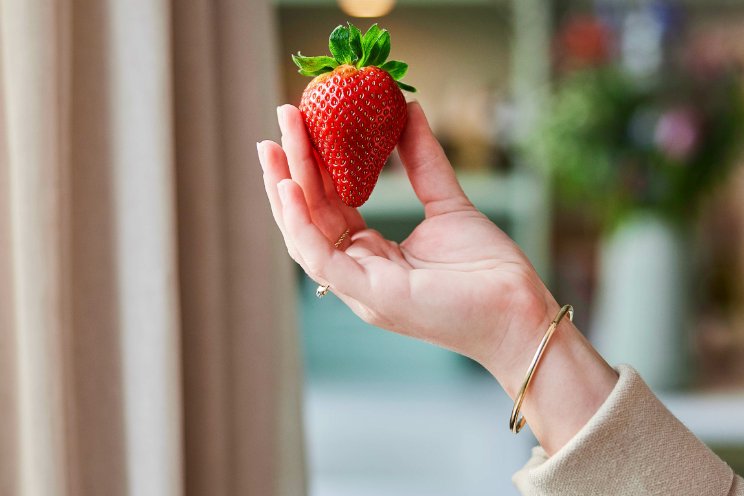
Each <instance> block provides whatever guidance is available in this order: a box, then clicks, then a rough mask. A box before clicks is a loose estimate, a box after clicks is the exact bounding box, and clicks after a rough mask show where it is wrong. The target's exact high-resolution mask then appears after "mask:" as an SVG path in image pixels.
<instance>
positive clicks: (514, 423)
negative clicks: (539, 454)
mask: <svg viewBox="0 0 744 496" xmlns="http://www.w3.org/2000/svg"><path fill="white" fill-rule="evenodd" d="M573 313H574V310H573V307H572V306H571V305H564V306H563V308H561V310H560V311H559V312H558V314H557V315H556V316H555V318H554V319H553V321H552V322H551V323H550V326H549V327H548V330H547V331H545V335H544V336H543V338H542V341H540V346H538V347H537V351H536V352H535V356H534V357H532V363H531V364H530V368H529V369H527V375H525V377H524V383H523V384H522V388H521V389H520V390H519V394H518V395H517V398H516V399H515V400H514V408H512V412H511V417H509V430H510V431H512V432H513V433H514V434H516V433H518V432H519V431H520V430H522V427H524V424H525V423H526V422H527V421H526V420H525V418H524V417H521V418H520V419H519V420H517V418H518V417H519V410H520V409H521V408H522V402H523V401H524V395H525V393H527V388H528V387H529V385H530V381H531V380H532V376H533V375H534V374H535V370H536V369H537V364H538V363H540V359H541V358H542V355H543V352H544V351H545V348H546V347H547V346H548V341H550V338H551V337H552V336H553V333H554V332H555V330H556V329H557V328H558V324H560V323H561V320H563V317H564V316H565V315H566V314H568V319H569V320H571V321H573Z"/></svg>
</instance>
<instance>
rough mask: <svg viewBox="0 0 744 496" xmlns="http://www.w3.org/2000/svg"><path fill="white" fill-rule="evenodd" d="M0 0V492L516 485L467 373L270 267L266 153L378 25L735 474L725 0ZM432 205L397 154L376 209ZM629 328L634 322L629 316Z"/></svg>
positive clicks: (502, 217)
mask: <svg viewBox="0 0 744 496" xmlns="http://www.w3.org/2000/svg"><path fill="white" fill-rule="evenodd" d="M53 3H54V2H50V4H49V5H47V4H46V3H45V2H36V1H32V2H27V1H24V0H0V117H2V119H0V331H1V332H0V494H2V495H5V494H8V495H22V496H26V495H36V494H44V495H46V494H49V495H51V494H60V495H89V494H90V495H98V494H110V495H119V494H121V495H124V494H137V495H139V494H158V495H166V494H168V495H176V494H189V495H201V494H205V495H206V494H209V495H222V494H224V495H228V494H260V495H273V494H276V495H279V494H281V495H290V494H291V495H300V494H309V495H311V496H340V495H344V496H372V495H379V494H387V495H389V496H397V495H401V496H403V495H405V496H414V495H426V496H444V495H452V494H459V495H472V496H480V495H483V496H485V495H487V494H500V495H509V494H517V491H516V489H515V488H514V487H513V485H512V484H511V481H510V477H511V474H513V473H514V472H515V471H516V470H517V469H519V468H520V467H521V466H522V465H523V464H524V463H525V461H526V460H527V459H528V458H529V452H530V449H531V447H532V446H533V445H534V444H535V442H536V441H535V439H534V437H532V436H531V434H523V435H520V436H514V435H512V434H511V433H510V432H509V430H508V428H507V425H506V420H505V418H506V412H508V411H510V409H511V400H510V399H509V398H508V397H507V395H506V394H505V393H504V392H503V391H502V390H501V388H500V387H499V385H498V384H497V383H496V382H495V381H494V380H493V379H492V378H491V377H490V376H489V375H488V374H487V373H486V372H485V371H484V370H483V369H481V368H480V366H478V365H477V364H475V363H474V362H472V361H470V360H468V359H466V358H463V357H461V356H458V355H455V354H453V353H450V352H448V351H445V350H443V349H439V348H435V347H433V346H431V345H427V344H425V343H421V342H417V341H414V340H413V339H410V338H407V337H403V336H399V335H395V334H391V333H388V332H386V331H383V330H380V329H377V328H374V327H372V326H369V325H367V324H364V323H363V322H361V321H360V320H359V319H358V318H357V317H355V316H354V315H353V313H352V312H351V311H350V310H348V309H347V308H346V307H345V306H344V305H343V304H342V303H341V301H340V300H338V299H337V298H336V297H335V296H333V295H331V294H329V295H328V296H327V297H326V298H324V299H323V300H318V299H317V298H316V297H315V287H316V285H315V283H314V282H313V281H311V280H310V279H309V278H307V277H306V276H305V275H304V274H303V273H302V272H301V270H300V268H299V267H295V266H294V265H293V264H292V263H291V261H290V259H289V257H287V256H286V250H285V249H284V247H283V245H282V243H281V241H280V235H279V233H278V231H277V229H276V228H275V226H274V224H273V221H272V220H271V214H270V212H269V208H268V204H267V203H266V201H265V197H264V194H263V184H262V181H261V173H260V167H259V165H258V161H257V158H256V156H255V149H254V148H253V146H254V145H253V143H254V142H256V141H258V140H261V139H265V138H270V139H277V138H278V129H277V127H276V116H275V113H274V108H275V106H276V105H279V104H281V103H285V102H288V103H292V104H295V105H296V104H298V102H299V99H300V96H301V94H302V90H303V88H304V87H305V85H306V84H307V82H308V79H307V78H305V77H303V76H300V75H299V74H297V71H296V67H295V65H294V64H293V63H292V60H291V59H290V54H292V53H297V52H298V51H302V52H303V53H304V54H325V53H326V52H327V34H328V33H329V32H331V30H332V29H333V28H334V27H335V26H336V25H338V24H342V23H346V22H347V21H352V22H354V23H355V24H356V25H357V26H359V27H360V28H361V29H362V31H364V30H365V29H366V28H368V27H369V26H370V25H371V24H373V23H375V22H377V23H379V24H380V25H381V26H383V27H385V28H386V29H388V30H389V31H390V33H391V36H392V39H393V49H392V54H391V55H392V57H393V58H396V59H400V60H405V61H407V62H408V63H409V65H410V70H409V72H408V75H407V81H409V82H410V83H411V84H412V85H414V86H416V87H417V88H418V93H416V94H415V95H414V97H415V98H416V99H417V100H418V101H419V102H420V103H421V104H422V106H423V108H424V109H425V111H426V113H427V115H428V117H429V119H430V123H431V125H432V128H433V130H434V131H435V133H436V135H437V137H438V138H439V139H440V141H441V143H442V145H443V147H444V149H445V151H446V152H447V155H448V157H449V158H450V159H451V161H452V164H453V167H454V168H455V169H456V171H457V174H458V177H459V178H460V181H461V183H462V185H463V187H464V189H465V191H466V193H467V194H468V195H469V197H470V198H471V200H472V201H473V202H474V204H475V205H476V206H477V207H478V208H479V209H481V210H482V211H483V212H484V213H486V214H487V215H488V216H489V217H490V218H491V219H492V220H493V221H494V222H496V223H497V224H498V225H499V226H500V227H501V228H502V229H503V230H505V231H506V232H507V233H508V234H509V235H510V236H511V237H512V238H513V239H514V240H515V241H516V242H517V243H518V244H519V245H520V246H521V248H522V249H523V250H524V251H525V253H526V254H527V255H528V256H529V258H530V260H531V261H532V262H533V264H534V265H535V267H536V269H537V270H538V271H539V273H540V274H541V276H542V277H543V279H544V280H545V281H546V282H547V284H548V287H549V288H550V289H551V290H552V291H553V293H554V294H555V295H556V297H557V299H558V301H560V302H570V303H572V304H573V306H574V307H575V308H576V312H577V313H576V322H577V323H578V326H579V328H580V329H582V331H583V332H584V333H585V334H586V335H587V337H588V338H589V339H590V340H591V341H592V342H593V343H595V344H596V346H597V347H598V348H599V349H600V351H601V352H602V353H603V354H604V355H605V356H606V357H607V359H608V361H610V362H611V363H613V364H616V363H630V364H631V365H633V366H635V367H636V368H637V369H638V370H639V371H640V372H641V374H642V375H643V376H644V378H646V380H647V381H648V382H649V384H650V385H651V386H652V388H653V389H654V391H655V392H657V393H658V394H659V395H660V397H661V399H662V400H663V401H664V403H665V404H666V405H667V406H668V407H669V409H670V410H671V411H672V412H673V413H674V414H675V415H677V416H678V417H679V418H680V419H681V420H682V421H683V422H684V423H685V424H686V425H687V426H688V427H689V428H690V429H691V430H692V431H693V432H694V433H695V434H696V435H698V436H699V437H700V438H701V439H702V440H703V441H704V442H706V444H708V445H709V446H710V447H711V448H712V449H713V450H714V451H715V452H716V453H718V454H719V455H720V456H721V457H722V458H723V459H724V460H726V461H727V462H728V463H729V464H730V465H731V466H732V467H733V468H734V470H735V471H736V472H737V473H739V474H744V422H743V421H742V419H744V282H742V281H744V167H742V165H743V164H744V149H743V147H742V146H741V143H742V142H744V140H743V139H742V138H743V137H744V103H743V102H744V97H743V95H744V79H742V78H743V77H744V74H743V73H742V70H744V2H742V1H741V0H679V1H671V0H667V1H661V0H659V1H641V0H594V1H591V0H582V1H550V0H338V1H336V0H242V1H241V2H228V1H227V0H193V1H186V2H175V1H168V0H157V1H148V0H137V1H133V2H130V1H126V0H109V1H107V2H102V3H101V2H97V1H95V0H83V1H79V2H71V1H64V2H57V3H56V4H54V5H51V4H53ZM361 212H362V213H363V215H364V217H365V219H366V220H367V222H368V223H369V225H370V226H372V227H374V228H376V229H378V230H379V231H380V232H382V233H383V234H384V235H385V236H387V237H389V238H390V239H393V240H396V241H402V240H403V239H405V237H406V235H407V233H409V232H410V230H411V229H412V228H413V227H414V226H415V225H417V223H418V222H419V221H420V220H421V219H422V218H423V211H422V209H421V206H420V204H419V203H418V201H417V200H416V198H415V196H414V194H413V192H412V190H411V187H410V184H409V183H408V181H407V179H406V176H405V173H404V171H403V168H402V165H401V164H400V161H399V159H398V158H397V154H396V153H394V154H393V155H392V156H391V158H390V159H389V161H388V163H387V165H386V167H385V169H384V170H383V172H382V176H381V179H380V181H379V183H378V186H377V187H376V189H375V191H374V193H373V195H372V198H371V199H370V201H369V202H368V203H367V204H365V205H364V206H363V207H362V208H361ZM629 329H630V330H629Z"/></svg>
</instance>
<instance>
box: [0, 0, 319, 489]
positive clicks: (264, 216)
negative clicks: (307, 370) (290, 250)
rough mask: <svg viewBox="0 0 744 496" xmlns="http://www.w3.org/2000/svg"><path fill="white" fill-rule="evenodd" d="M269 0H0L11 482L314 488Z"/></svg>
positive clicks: (0, 297) (0, 211) (2, 467)
mask: <svg viewBox="0 0 744 496" xmlns="http://www.w3.org/2000/svg"><path fill="white" fill-rule="evenodd" d="M276 46H277V43H276V33H275V24H274V18H273V11H272V8H271V7H270V5H269V2H268V0H242V1H237V0H234V1H231V0H211V1H210V0H182V1H179V0H171V1H168V0H57V1H53V0H46V1H45V0H0V494H3V495H6V494H7V495H21V496H27V495H34V496H35V495H75V496H77V495H81V496H86V495H102V494H105V495H128V494H132V495H180V494H187V495H202V494H204V495H207V494H208V495H233V494H235V495H237V494H240V495H251V494H256V495H261V496H263V495H300V494H304V493H305V477H304V460H303V449H302V432H301V429H300V367H299V358H298V349H297V348H298V344H297V339H296V335H295V327H296V325H295V314H294V307H295V301H294V293H295V292H294V287H293V277H292V276H293V273H292V269H291V267H290V265H289V261H288V258H287V256H286V252H285V250H284V249H283V248H282V245H281V243H280V240H279V237H278V235H277V232H276V229H275V228H274V227H273V225H272V222H271V216H270V212H269V210H268V206H267V205H266V202H265V199H264V194H263V186H262V180H261V172H260V171H261V169H260V167H259V165H258V163H257V158H256V152H255V145H254V142H255V141H257V140H258V139H261V138H264V137H272V136H273V135H275V134H276V131H275V127H274V124H273V123H274V121H275V118H274V106H275V105H276V104H277V103H278V102H277V97H278V94H279V92H278V90H277V81H278V76H277V73H276V63H275V60H276V58H275V57H276V53H275V52H274V50H275V47H276Z"/></svg>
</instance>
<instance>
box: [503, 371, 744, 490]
mask: <svg viewBox="0 0 744 496" xmlns="http://www.w3.org/2000/svg"><path fill="white" fill-rule="evenodd" d="M617 371H618V372H619V374H620V379H619V380H618V382H617V385H616V386H615V388H614V389H613V391H612V393H611V394H610V396H609V397H608V398H607V399H606V400H605V402H604V403H603V404H602V406H601V407H600V408H599V410H597V413H595V414H594V416H593V417H592V418H591V419H590V420H589V422H587V424H586V425H585V426H584V427H583V428H582V429H581V430H580V431H579V432H578V433H577V434H576V435H575V436H574V437H573V439H571V440H570V441H569V442H568V443H567V444H566V445H565V446H564V447H563V448H561V449H560V450H559V451H558V452H557V453H555V454H554V455H553V456H551V457H548V456H547V455H546V453H545V451H543V449H542V448H540V447H536V448H534V449H533V450H532V458H531V459H530V460H529V462H528V463H527V465H525V466H524V467H523V468H522V469H521V470H519V471H518V472H517V473H516V474H514V476H513V477H512V480H513V481H514V484H515V485H516V486H517V488H518V489H519V491H520V492H521V493H522V494H523V495H526V496H542V495H551V496H552V495H556V496H558V495H560V496H564V495H565V496H568V495H572V496H573V495H576V496H579V495H618V496H624V495H628V496H631V495H632V496H642V495H670V494H673V495H675V496H688V495H689V496H701V495H706V496H744V480H743V479H742V478H741V477H739V476H737V475H735V474H734V472H733V471H732V470H731V467H729V466H728V465H727V464H726V463H724V462H723V461H722V460H721V459H720V458H718V457H717V456H716V455H715V454H714V453H713V452H712V451H710V449H708V447H707V446H705V445H704V444H703V443H702V442H701V441H700V440H699V439H697V438H696V437H695V436H694V435H693V434H692V433H691V432H690V431H689V430H688V429H687V428H686V427H685V426H684V425H683V424H682V423H681V422H680V421H679V420H677V419H676V418H675V417H674V415H672V414H671V413H670V412H669V410H667V409H666V407H665V406H664V405H663V404H662V403H661V402H660V401H659V400H658V399H657V398H656V396H654V394H653V393H652V392H651V391H650V390H649V388H648V386H646V384H645V383H644V382H643V380H642V379H641V378H640V376H639V375H638V373H637V372H636V371H635V370H633V369H632V368H631V367H628V366H625V365H621V366H619V367H617Z"/></svg>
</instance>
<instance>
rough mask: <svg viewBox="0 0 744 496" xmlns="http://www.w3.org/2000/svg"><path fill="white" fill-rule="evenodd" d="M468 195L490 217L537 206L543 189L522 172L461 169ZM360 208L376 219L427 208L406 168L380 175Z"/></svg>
mask: <svg viewBox="0 0 744 496" xmlns="http://www.w3.org/2000/svg"><path fill="white" fill-rule="evenodd" d="M457 177H458V180H459V181H460V184H461V185H462V188H463V190H464V191H465V194H466V195H468V198H470V201H472V202H473V204H474V205H475V206H476V207H477V208H478V209H479V210H480V211H481V212H483V213H485V214H486V215H489V216H495V217H498V216H508V217H520V216H521V215H522V214H527V213H529V212H530V211H532V209H533V208H534V207H535V201H536V200H539V198H540V195H541V193H540V189H539V187H538V185H536V184H535V182H534V181H532V180H530V179H529V178H527V177H525V176H523V175H521V174H494V173H486V172H461V173H458V175H457ZM360 211H361V212H362V214H363V215H364V216H365V217H373V218H421V217H423V215H424V210H423V207H422V206H421V203H420V202H419V200H418V198H416V195H415V194H414V192H413V188H412V187H411V183H410V182H409V181H408V177H407V176H406V175H405V173H404V172H402V171H396V172H386V173H384V174H382V175H381V176H380V180H379V181H378V183H377V186H376V187H375V190H374V192H373V193H372V196H371V197H370V199H369V201H367V203H366V204H364V206H362V207H361V208H360Z"/></svg>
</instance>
